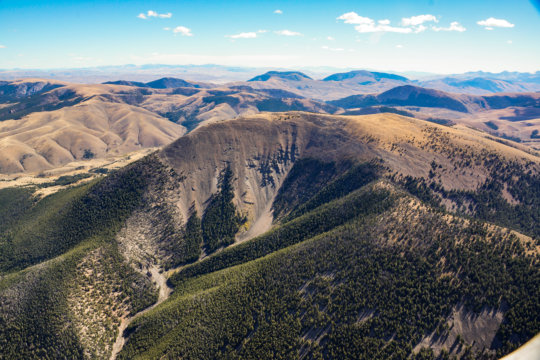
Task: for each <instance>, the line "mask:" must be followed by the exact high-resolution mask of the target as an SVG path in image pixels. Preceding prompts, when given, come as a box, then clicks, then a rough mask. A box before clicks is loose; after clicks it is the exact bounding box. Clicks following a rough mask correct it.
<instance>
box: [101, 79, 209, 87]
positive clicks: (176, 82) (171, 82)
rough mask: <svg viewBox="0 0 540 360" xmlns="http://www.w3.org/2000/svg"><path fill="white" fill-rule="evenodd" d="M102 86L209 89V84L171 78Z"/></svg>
mask: <svg viewBox="0 0 540 360" xmlns="http://www.w3.org/2000/svg"><path fill="white" fill-rule="evenodd" d="M103 84H109V85H126V86H136V87H145V88H152V89H174V88H211V87H213V86H212V85H211V84H207V83H201V82H193V81H187V80H183V79H177V78H172V77H164V78H161V79H157V80H154V81H150V82H147V83H143V82H138V81H128V80H117V81H107V82H104V83H103Z"/></svg>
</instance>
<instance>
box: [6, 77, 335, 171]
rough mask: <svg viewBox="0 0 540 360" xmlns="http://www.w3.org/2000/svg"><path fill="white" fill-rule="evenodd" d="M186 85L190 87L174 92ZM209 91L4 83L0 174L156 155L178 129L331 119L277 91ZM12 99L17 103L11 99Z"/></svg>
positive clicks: (329, 108) (166, 82)
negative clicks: (269, 118)
mask: <svg viewBox="0 0 540 360" xmlns="http://www.w3.org/2000/svg"><path fill="white" fill-rule="evenodd" d="M186 84H191V85H189V86H188V87H176V86H178V85H186ZM166 86H167V87H168V88H161V87H166ZM210 86H212V85H210V84H200V86H199V84H197V83H187V82H184V81H183V80H180V79H170V78H168V79H160V80H157V81H155V82H151V83H148V84H145V86H140V84H135V83H132V82H126V81H119V82H115V83H114V84H96V85H86V84H85V85H83V84H69V83H63V84H56V83H55V84H52V85H51V84H50V83H47V82H45V81H41V80H39V81H26V82H21V81H15V82H10V83H6V84H4V85H3V88H4V89H6V90H5V93H6V94H8V92H7V91H8V90H7V89H10V90H9V91H10V92H9V94H11V95H9V96H10V97H9V100H6V101H5V102H4V103H0V150H2V151H3V153H4V154H5V156H4V157H1V158H0V173H2V174H13V173H19V172H26V173H38V172H42V171H45V170H47V171H49V170H53V169H55V168H58V167H62V166H64V165H66V164H68V163H70V162H74V161H77V162H78V161H80V160H84V159H90V158H91V159H104V158H106V157H108V156H122V155H125V154H127V153H129V152H132V151H136V150H139V149H144V148H149V147H160V146H163V145H166V144H168V143H169V142H171V141H173V140H174V139H176V138H178V137H179V136H181V135H182V134H184V133H185V131H186V128H187V130H192V129H194V128H195V127H197V126H199V125H200V124H206V123H210V122H214V121H219V120H225V119H230V118H234V117H236V116H238V115H242V114H254V113H257V112H260V111H290V110H301V111H313V112H321V113H335V112H336V111H338V109H337V108H336V107H334V106H333V105H329V104H326V103H324V102H317V101H313V100H310V99H304V98H303V97H302V96H299V95H297V94H294V93H291V92H288V91H286V90H282V89H272V88H268V89H254V88H252V87H249V86H243V87H231V88H227V87H221V88H220V87H216V88H212V89H210V88H208V87H210ZM16 89H18V90H16ZM23 91H24V92H26V94H27V95H26V96H23V95H22V93H23ZM14 94H21V95H17V96H19V97H18V98H15V97H14ZM6 96H7V95H6Z"/></svg>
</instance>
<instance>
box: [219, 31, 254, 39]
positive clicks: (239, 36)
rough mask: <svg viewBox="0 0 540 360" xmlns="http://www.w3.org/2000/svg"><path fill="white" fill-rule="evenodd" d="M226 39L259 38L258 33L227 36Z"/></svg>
mask: <svg viewBox="0 0 540 360" xmlns="http://www.w3.org/2000/svg"><path fill="white" fill-rule="evenodd" d="M225 37H228V38H231V39H254V38H256V37H257V33H256V32H243V33H240V34H235V35H225Z"/></svg>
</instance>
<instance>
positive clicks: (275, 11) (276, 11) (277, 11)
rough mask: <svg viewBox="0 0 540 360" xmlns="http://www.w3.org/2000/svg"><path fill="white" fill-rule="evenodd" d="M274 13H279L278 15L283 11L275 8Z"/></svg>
mask: <svg viewBox="0 0 540 360" xmlns="http://www.w3.org/2000/svg"><path fill="white" fill-rule="evenodd" d="M274 14H279V15H281V14H283V11H281V10H279V9H277V10H274Z"/></svg>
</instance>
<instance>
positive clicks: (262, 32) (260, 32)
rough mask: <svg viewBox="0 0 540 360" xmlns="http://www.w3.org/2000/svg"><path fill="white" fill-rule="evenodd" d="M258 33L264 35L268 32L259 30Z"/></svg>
mask: <svg viewBox="0 0 540 360" xmlns="http://www.w3.org/2000/svg"><path fill="white" fill-rule="evenodd" d="M257 32H258V33H259V34H264V33H267V32H268V30H257Z"/></svg>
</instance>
